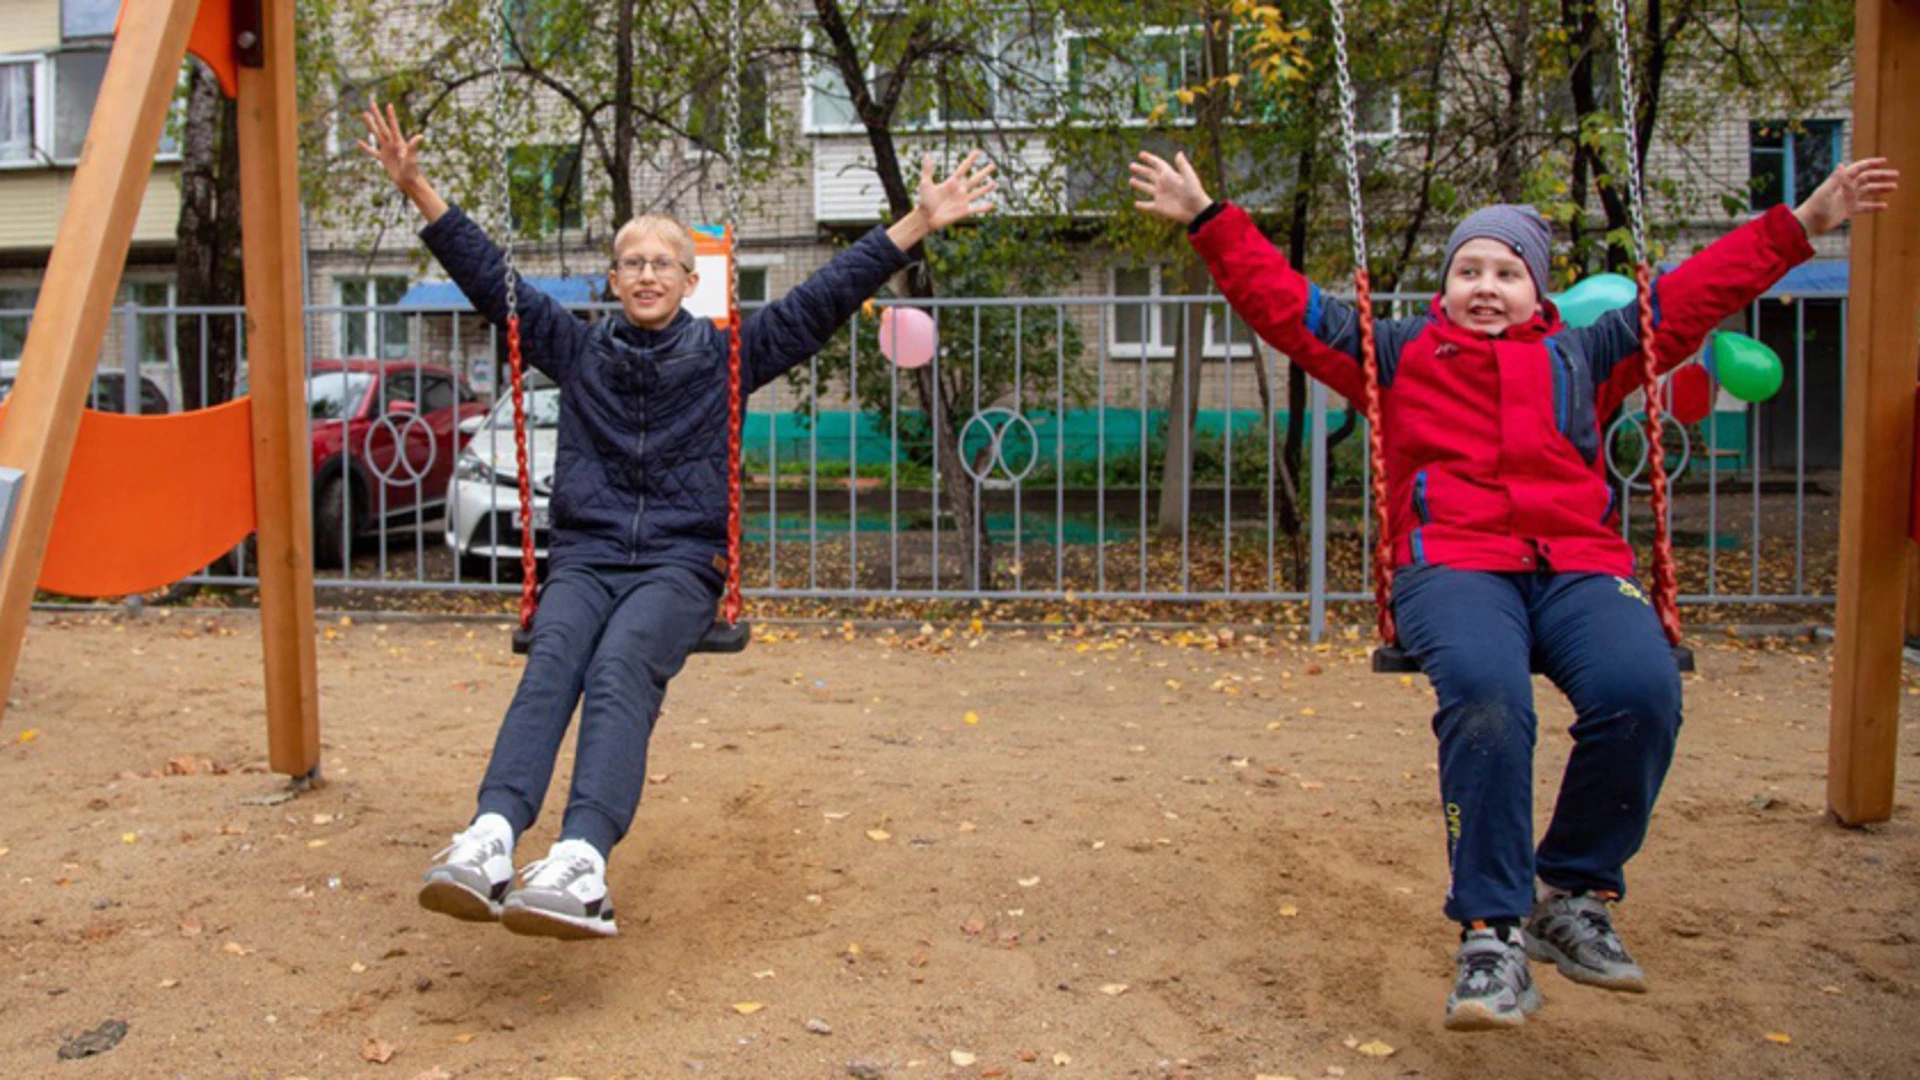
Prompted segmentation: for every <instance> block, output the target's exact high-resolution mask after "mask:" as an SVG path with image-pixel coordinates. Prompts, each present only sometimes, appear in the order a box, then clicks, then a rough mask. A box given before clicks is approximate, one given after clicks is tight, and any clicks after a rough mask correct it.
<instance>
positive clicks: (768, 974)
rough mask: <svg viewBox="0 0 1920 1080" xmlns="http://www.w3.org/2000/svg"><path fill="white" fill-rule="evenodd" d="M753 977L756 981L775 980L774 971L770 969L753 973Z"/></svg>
mask: <svg viewBox="0 0 1920 1080" xmlns="http://www.w3.org/2000/svg"><path fill="white" fill-rule="evenodd" d="M753 977H754V978H756V979H771V978H773V969H772V968H768V969H767V970H765V971H756V972H754V973H753Z"/></svg>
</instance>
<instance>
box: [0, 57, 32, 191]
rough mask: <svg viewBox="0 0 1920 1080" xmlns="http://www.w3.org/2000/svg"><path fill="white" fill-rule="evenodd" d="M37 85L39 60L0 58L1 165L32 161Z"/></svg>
mask: <svg viewBox="0 0 1920 1080" xmlns="http://www.w3.org/2000/svg"><path fill="white" fill-rule="evenodd" d="M39 84H40V63H39V61H37V60H7V61H0V165H15V164H22V163H27V162H31V161H33V160H34V144H35V139H34V126H35V125H34V117H35V110H36V106H37V105H38V103H39V97H40V95H39V93H38V87H39Z"/></svg>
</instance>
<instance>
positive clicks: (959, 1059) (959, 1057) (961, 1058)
mask: <svg viewBox="0 0 1920 1080" xmlns="http://www.w3.org/2000/svg"><path fill="white" fill-rule="evenodd" d="M947 1057H948V1058H949V1059H950V1060H951V1061H952V1062H953V1063H954V1064H955V1065H971V1064H973V1063H974V1062H976V1061H979V1060H980V1058H979V1057H978V1056H976V1055H974V1054H969V1053H967V1052H966V1051H965V1050H955V1051H953V1052H951V1053H949V1054H948V1055H947Z"/></svg>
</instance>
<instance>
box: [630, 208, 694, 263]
mask: <svg viewBox="0 0 1920 1080" xmlns="http://www.w3.org/2000/svg"><path fill="white" fill-rule="evenodd" d="M643 236H652V237H657V238H659V239H661V240H665V241H666V242H667V243H669V244H672V245H673V249H674V251H675V252H676V253H677V254H678V255H679V256H680V264H681V265H682V266H685V267H686V268H688V269H689V270H691V269H692V268H693V265H694V258H693V233H692V232H691V231H690V230H689V229H688V228H687V227H686V226H685V225H682V224H681V223H680V219H679V218H676V217H674V216H673V215H672V214H641V215H640V216H639V217H636V218H633V219H632V220H630V221H628V222H627V223H626V224H625V225H622V226H620V231H619V232H616V233H614V234H613V259H614V261H615V262H619V261H620V251H621V249H622V248H625V247H626V246H627V244H628V243H629V242H631V241H634V240H638V239H639V238H640V237H643Z"/></svg>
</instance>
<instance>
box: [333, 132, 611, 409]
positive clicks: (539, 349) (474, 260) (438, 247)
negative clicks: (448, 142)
mask: <svg viewBox="0 0 1920 1080" xmlns="http://www.w3.org/2000/svg"><path fill="white" fill-rule="evenodd" d="M360 118H361V119H362V120H364V121H366V125H367V133H368V136H369V137H370V138H371V139H372V140H373V141H372V142H371V143H368V142H366V141H364V140H363V141H362V142H361V143H360V149H361V150H364V151H366V153H367V154H368V155H370V156H371V157H373V159H374V160H376V161H378V162H379V163H380V167H381V168H382V169H385V170H386V172H387V179H389V180H392V181H393V186H394V187H396V188H398V189H400V191H401V193H402V194H404V195H406V197H407V198H408V199H410V200H411V201H412V202H413V205H414V206H415V207H417V208H418V209H419V211H420V216H422V217H424V218H426V219H427V227H426V228H425V229H422V230H421V231H420V237H421V239H422V240H425V241H426V244H427V248H428V250H430V251H432V252H433V257H434V258H435V259H438V260H439V262H440V265H441V266H443V267H445V268H446V271H447V274H448V276H450V277H452V278H453V280H454V282H455V283H456V284H458V285H459V286H460V291H461V292H463V293H465V294H466V296H467V299H468V300H469V301H470V302H471V303H472V304H473V308H474V310H475V311H478V312H479V313H480V314H482V315H484V316H486V317H487V321H489V322H491V323H493V324H494V325H495V326H504V325H505V324H506V319H507V275H506V269H507V265H506V257H505V256H504V255H503V254H501V251H500V249H499V248H498V247H497V246H495V245H494V243H493V241H492V240H490V239H488V238H487V234H486V232H485V231H483V230H482V229H481V228H480V226H479V225H478V224H477V223H475V222H474V221H473V220H472V219H471V218H469V217H467V215H466V214H464V213H462V212H460V211H458V210H455V209H454V208H453V207H450V206H448V205H447V201H446V200H445V199H442V198H441V197H440V194H439V192H436V191H435V190H434V189H433V185H432V184H430V183H428V182H427V178H426V174H425V173H424V172H422V171H421V169H420V144H421V143H422V142H424V141H425V139H426V136H424V135H413V136H408V135H407V133H406V132H405V131H403V130H401V128H400V115H399V113H398V112H396V111H395V109H394V107H393V106H392V105H388V106H387V109H386V112H385V113H384V114H383V113H382V112H381V111H380V105H379V103H378V102H375V103H374V104H373V106H372V107H371V108H369V109H368V110H367V111H366V112H364V113H361V114H360ZM514 305H515V309H516V311H517V312H518V314H519V316H520V337H521V340H522V342H523V343H524V345H525V347H526V357H527V360H528V362H529V363H531V364H533V366H534V367H536V368H539V369H540V370H541V371H543V372H545V373H546V374H547V375H549V376H551V377H552V378H553V379H554V380H555V381H556V382H558V381H563V380H564V379H565V378H566V375H567V370H568V368H569V366H570V365H571V364H572V362H573V359H574V357H575V356H576V355H578V353H579V349H580V342H581V339H582V338H583V337H584V336H585V335H586V326H585V324H583V323H582V322H581V321H580V320H579V319H576V318H574V316H573V313H572V312H569V311H568V310H567V309H566V308H564V307H561V306H560V304H559V303H558V302H557V301H555V300H554V299H553V298H552V297H550V296H548V295H547V294H546V293H543V292H541V291H540V290H538V289H536V288H534V287H532V286H531V285H528V284H527V283H526V282H524V281H521V282H517V283H516V288H515V290H514Z"/></svg>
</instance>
